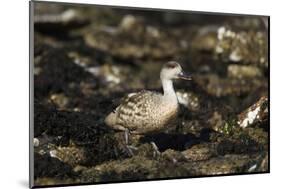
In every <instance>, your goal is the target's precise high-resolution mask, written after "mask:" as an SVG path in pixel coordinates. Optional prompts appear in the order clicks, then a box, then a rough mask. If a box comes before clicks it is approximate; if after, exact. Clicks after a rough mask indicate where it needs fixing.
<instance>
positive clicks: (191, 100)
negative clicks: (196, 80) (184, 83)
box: [176, 91, 200, 111]
mask: <svg viewBox="0 0 281 189" xmlns="http://www.w3.org/2000/svg"><path fill="white" fill-rule="evenodd" d="M176 94H177V97H178V101H179V103H180V104H182V105H183V106H184V107H186V108H188V109H189V110H192V111H198V110H199V108H200V104H199V99H198V96H196V94H194V93H192V92H184V91H177V92H176Z"/></svg>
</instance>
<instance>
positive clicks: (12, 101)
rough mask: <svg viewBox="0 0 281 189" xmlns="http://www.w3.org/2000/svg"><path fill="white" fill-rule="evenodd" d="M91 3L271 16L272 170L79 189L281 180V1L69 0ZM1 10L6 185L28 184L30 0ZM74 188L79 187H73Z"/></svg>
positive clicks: (10, 2)
mask: <svg viewBox="0 0 281 189" xmlns="http://www.w3.org/2000/svg"><path fill="white" fill-rule="evenodd" d="M67 2H79V3H89V4H105V5H120V6H133V7H147V8H165V9H180V10H195V11H208V12H225V13H246V14H259V15H270V16H271V32H270V36H271V45H270V46H271V174H262V175H249V176H228V177H216V178H215V177H212V178H196V179H185V180H169V181H152V182H138V183H124V184H107V185H95V186H82V187H75V188H93V187H95V188H97V189H99V188H100V189H101V188H108V189H116V188H125V189H127V188H128V189H129V188H132V187H133V188H135V189H138V188H139V189H140V188H142V189H143V188H146V187H153V188H157V187H159V188H166V187H167V188H196V189H198V188H199V189H200V188H210V187H211V188H216V189H219V188H224V189H225V188H228V189H232V188H233V189H237V188H249V187H251V188H255V189H258V188H262V189H264V188H267V187H270V185H273V186H274V185H277V186H278V185H279V186H280V182H278V181H279V180H278V179H280V173H279V172H280V170H281V166H280V161H281V156H280V151H281V150H280V149H281V148H280V146H279V144H280V141H279V140H278V139H279V138H280V137H279V135H280V134H281V129H280V128H281V123H280V120H279V119H278V118H279V117H280V114H281V112H280V108H279V107H281V104H280V100H279V99H280V98H281V93H280V89H281V87H280V82H279V79H281V78H280V75H281V74H280V65H281V63H280V59H281V58H280V55H279V54H280V51H281V38H280V36H281V24H280V22H281V17H280V16H281V15H280V12H281V11H280V5H279V3H278V1H277V0H272V1H271V0H267V1H265V0H263V1H258V0H256V1H245V0H232V1H226V0H212V1H208V0H205V1H203V0H192V1H188V0H181V1H180V0H172V1H171V0H168V1H157V0H134V1H132V0H107V1H106V0H67ZM0 8H1V10H0V19H1V20H0V23H1V30H0V31H1V32H0V37H1V40H0V42H1V43H0V44H1V51H0V53H1V59H0V65H1V68H0V77H1V78H0V94H1V96H0V111H1V112H0V121H1V124H0V128H1V132H0V133H1V137H0V145H1V148H0V149H1V155H0V157H1V159H0V160H1V161H0V162H1V171H0V173H1V175H0V178H1V182H0V185H1V188H27V187H28V118H29V117H28V99H29V96H28V92H29V85H28V84H29V77H28V72H29V63H28V57H29V54H28V52H29V49H28V48H29V47H28V42H29V39H28V37H29V29H28V28H29V24H28V17H29V16H28V15H29V10H28V1H27V0H6V1H3V2H1V7H0ZM68 188H74V187H68Z"/></svg>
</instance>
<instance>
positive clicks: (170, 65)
mask: <svg viewBox="0 0 281 189" xmlns="http://www.w3.org/2000/svg"><path fill="white" fill-rule="evenodd" d="M175 67H177V64H176V63H174V62H169V63H167V64H166V68H169V69H173V68H175Z"/></svg>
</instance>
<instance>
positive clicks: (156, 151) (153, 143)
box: [150, 141, 161, 157]
mask: <svg viewBox="0 0 281 189" xmlns="http://www.w3.org/2000/svg"><path fill="white" fill-rule="evenodd" d="M150 144H151V145H152V148H153V157H157V156H158V157H159V156H160V155H161V153H160V151H159V149H158V147H157V145H156V144H155V142H153V141H152V142H150Z"/></svg>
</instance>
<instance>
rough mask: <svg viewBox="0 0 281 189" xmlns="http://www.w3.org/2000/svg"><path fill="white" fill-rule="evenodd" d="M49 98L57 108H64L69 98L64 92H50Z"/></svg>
mask: <svg viewBox="0 0 281 189" xmlns="http://www.w3.org/2000/svg"><path fill="white" fill-rule="evenodd" d="M50 100H51V101H52V102H53V103H54V104H55V105H56V106H57V107H58V109H61V110H63V109H65V107H66V106H67V104H68V103H69V98H67V97H66V96H65V95H64V94H52V95H51V96H50Z"/></svg>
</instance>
